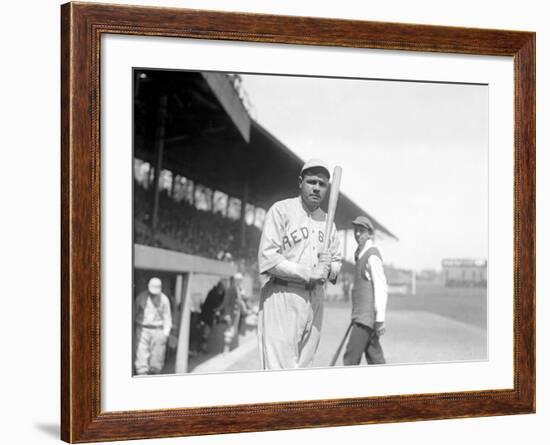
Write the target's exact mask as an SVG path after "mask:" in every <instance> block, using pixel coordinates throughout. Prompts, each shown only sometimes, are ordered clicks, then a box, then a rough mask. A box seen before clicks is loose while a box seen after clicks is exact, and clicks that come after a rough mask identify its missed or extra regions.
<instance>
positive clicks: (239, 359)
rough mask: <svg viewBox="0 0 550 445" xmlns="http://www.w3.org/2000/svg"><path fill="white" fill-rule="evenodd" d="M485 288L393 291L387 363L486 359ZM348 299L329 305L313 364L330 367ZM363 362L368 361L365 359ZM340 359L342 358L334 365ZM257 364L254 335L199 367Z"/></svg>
mask: <svg viewBox="0 0 550 445" xmlns="http://www.w3.org/2000/svg"><path fill="white" fill-rule="evenodd" d="M485 295H486V291H485V289H446V288H443V287H440V286H419V287H418V288H417V295H415V296H411V295H404V296H402V295H400V296H390V299H389V302H388V312H387V317H386V325H387V332H386V335H385V336H383V337H382V339H381V343H382V346H383V348H384V352H385V355H386V361H387V363H388V364H417V363H432V362H449V361H472V360H475V361H477V360H485V359H486V358H487V328H486V326H487V309H486V308H487V301H486V300H487V299H486V296H485ZM350 312H351V308H350V306H349V303H344V302H336V303H334V302H331V303H327V304H326V305H325V313H324V321H323V332H322V336H321V343H320V344H319V349H318V351H317V355H316V357H315V361H314V366H315V367H326V366H328V364H329V363H330V360H331V358H332V356H333V354H334V352H335V350H336V348H337V347H338V344H339V342H340V341H341V339H342V336H343V335H344V332H345V330H346V328H347V326H348V324H349V317H350ZM363 363H365V364H366V362H365V361H364V359H363ZM341 364H342V357H341V356H340V357H339V360H338V361H337V363H336V366H340V365H341ZM255 369H259V359H258V351H257V345H256V339H255V337H254V336H250V335H249V336H248V337H247V338H246V339H244V338H243V341H242V343H241V346H240V347H239V348H237V349H236V350H235V351H232V352H231V353H229V354H227V355H226V356H225V357H222V356H217V357H215V358H213V359H212V360H211V361H209V363H206V364H205V365H204V366H201V367H200V368H199V369H196V370H195V372H222V371H244V370H255Z"/></svg>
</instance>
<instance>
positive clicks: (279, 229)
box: [258, 204, 285, 274]
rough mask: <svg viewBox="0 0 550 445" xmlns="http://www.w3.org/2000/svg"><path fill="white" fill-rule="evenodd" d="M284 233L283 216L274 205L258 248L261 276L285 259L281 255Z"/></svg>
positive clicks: (266, 217)
mask: <svg viewBox="0 0 550 445" xmlns="http://www.w3.org/2000/svg"><path fill="white" fill-rule="evenodd" d="M283 231H284V219H283V215H282V213H281V211H280V209H279V207H278V206H277V204H274V205H273V206H272V207H271V208H270V209H269V210H268V211H267V213H266V215H265V219H264V227H263V230H262V237H261V239H260V246H259V248H258V268H259V272H260V274H263V273H266V272H267V271H269V269H271V268H272V267H274V266H276V265H277V264H279V263H280V262H281V261H283V260H284V259H285V258H284V256H283V255H282V253H281V252H282V239H283V235H282V234H283Z"/></svg>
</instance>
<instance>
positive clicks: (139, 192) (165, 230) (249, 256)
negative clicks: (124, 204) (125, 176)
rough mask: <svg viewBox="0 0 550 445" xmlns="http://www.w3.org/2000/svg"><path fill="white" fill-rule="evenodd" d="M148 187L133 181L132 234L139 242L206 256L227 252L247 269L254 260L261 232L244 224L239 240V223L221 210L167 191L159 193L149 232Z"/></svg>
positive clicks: (216, 257) (220, 257)
mask: <svg viewBox="0 0 550 445" xmlns="http://www.w3.org/2000/svg"><path fill="white" fill-rule="evenodd" d="M151 203H152V194H151V190H146V189H145V188H143V187H142V186H141V185H140V184H139V183H137V182H134V229H135V230H134V234H135V235H134V236H135V242H136V243H139V244H145V245H150V246H154V247H162V248H165V249H170V250H176V251H180V252H185V253H188V254H191V255H198V256H202V257H206V258H213V259H222V257H223V255H224V254H226V253H227V252H229V253H230V254H231V255H232V256H233V258H234V259H235V261H236V262H238V263H241V264H242V265H243V266H245V267H246V268H249V267H250V266H252V267H253V266H254V264H255V263H256V256H257V249H258V244H259V241H260V236H261V232H260V230H259V229H258V228H257V227H256V226H254V225H247V224H246V225H245V243H244V247H243V245H242V243H241V235H240V233H241V222H240V221H239V220H237V221H235V220H232V219H229V218H227V217H225V216H223V215H222V214H220V213H212V212H211V211H204V210H198V209H197V208H196V207H195V206H194V205H192V204H191V203H189V202H187V201H184V200H182V201H179V202H176V201H175V200H173V199H172V198H171V197H170V196H169V195H168V193H167V192H166V191H162V192H160V193H159V206H158V217H157V226H156V230H155V233H154V234H152V232H151V228H150V227H151V221H150V219H151V210H152V207H151Z"/></svg>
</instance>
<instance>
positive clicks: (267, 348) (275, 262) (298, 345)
mask: <svg viewBox="0 0 550 445" xmlns="http://www.w3.org/2000/svg"><path fill="white" fill-rule="evenodd" d="M326 218H327V215H326V213H325V212H324V211H323V210H321V209H317V210H315V211H313V212H310V211H309V210H308V209H307V207H306V206H305V205H304V204H303V201H302V198H301V197H300V196H298V197H296V198H291V199H285V200H283V201H279V202H276V203H275V204H274V205H273V206H272V207H271V208H270V209H269V211H268V212H267V214H266V216H265V220H264V227H263V231H262V238H261V240H260V247H259V251H258V264H259V272H260V278H261V280H262V290H261V298H260V312H259V318H258V343H259V348H260V361H261V366H262V368H264V369H282V368H299V367H300V368H301V367H307V366H311V364H312V362H313V357H314V355H315V352H316V350H317V347H318V345H319V340H320V335H321V325H322V321H323V300H324V296H325V289H324V286H322V285H314V286H311V285H310V284H309V277H310V274H311V271H312V269H313V267H314V266H315V265H316V264H317V263H318V253H319V251H320V249H322V245H323V240H324V237H325V233H324V230H325V223H326ZM328 250H329V252H330V253H331V256H332V259H331V274H330V278H331V279H334V278H336V276H337V275H338V273H339V271H340V267H341V264H342V263H341V261H342V253H341V249H340V243H339V239H338V234H337V231H336V227H335V226H334V224H333V227H332V231H331V234H330V240H329V245H328Z"/></svg>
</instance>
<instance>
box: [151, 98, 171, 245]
mask: <svg viewBox="0 0 550 445" xmlns="http://www.w3.org/2000/svg"><path fill="white" fill-rule="evenodd" d="M167 104H168V96H167V95H166V94H163V95H162V96H160V99H159V108H158V112H157V129H156V135H155V153H156V162H155V179H154V182H153V209H152V212H151V241H153V240H154V239H155V230H156V228H157V222H158V209H159V180H160V175H161V173H162V157H163V154H164V141H165V136H166V114H167Z"/></svg>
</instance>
